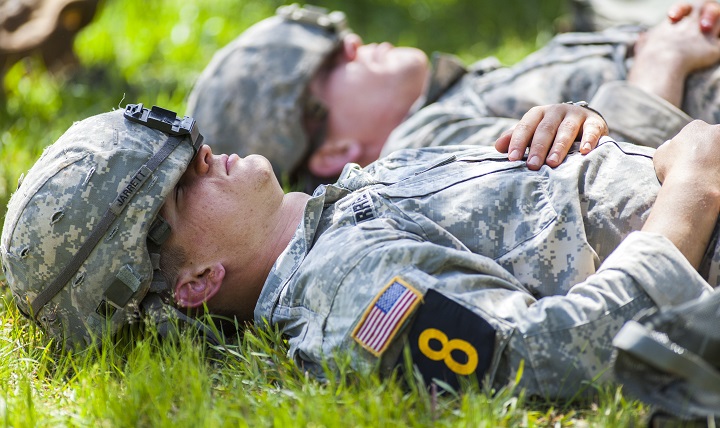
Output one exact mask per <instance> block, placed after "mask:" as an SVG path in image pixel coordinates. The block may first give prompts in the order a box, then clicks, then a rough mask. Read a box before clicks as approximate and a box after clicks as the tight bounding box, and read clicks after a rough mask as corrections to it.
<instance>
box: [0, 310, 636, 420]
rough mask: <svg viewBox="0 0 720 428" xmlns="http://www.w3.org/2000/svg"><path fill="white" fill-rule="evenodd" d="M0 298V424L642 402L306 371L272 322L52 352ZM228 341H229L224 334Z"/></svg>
mask: <svg viewBox="0 0 720 428" xmlns="http://www.w3.org/2000/svg"><path fill="white" fill-rule="evenodd" d="M19 317H20V315H19V314H18V312H17V310H16V309H15V308H14V307H13V306H12V305H10V304H8V303H7V300H3V305H2V309H1V312H0V320H2V321H1V324H0V328H1V332H0V337H1V338H2V340H1V341H0V388H1V392H0V421H2V423H3V424H4V425H5V426H14V427H23V426H28V427H30V426H93V427H95V426H107V427H125V426H127V427H131V426H132V427H135V426H153V427H164V426H193V427H195V426H207V427H215V426H247V427H256V426H282V427H285V426H328V427H332V426H343V427H344V426H371V427H384V426H387V427H396V426H447V427H455V426H473V427H519V426H528V427H533V426H632V425H638V424H640V422H641V420H642V417H643V416H644V414H645V410H644V408H643V407H642V406H640V405H638V404H637V403H634V402H628V401H626V400H625V399H624V398H623V396H622V394H621V393H620V391H619V390H618V389H616V388H608V389H606V390H602V391H600V392H599V394H598V399H597V400H596V401H594V402H592V403H590V404H587V403H585V404H583V405H581V406H579V405H578V404H574V405H572V404H571V405H566V406H557V405H556V406H551V405H549V404H547V403H542V402H528V401H527V400H526V399H525V397H524V396H523V394H522V393H519V394H518V391H513V389H512V388H511V387H508V388H504V389H502V390H500V391H486V390H485V391H484V390H479V389H477V388H474V387H469V389H468V390H467V391H465V392H464V393H462V394H457V393H447V392H446V393H442V392H438V391H432V390H430V391H428V390H427V389H426V388H424V387H422V386H421V385H420V384H419V383H418V381H416V380H415V379H414V378H413V377H412V376H404V377H400V378H391V379H380V378H379V377H378V376H376V375H375V374H372V373H352V372H351V371H350V370H349V369H348V366H349V364H348V363H349V361H348V360H347V359H344V360H343V358H342V357H339V364H338V365H339V367H340V369H339V373H330V372H328V379H329V380H328V381H327V382H326V383H320V382H318V381H315V380H313V379H310V378H308V377H307V376H306V375H305V374H304V373H303V372H302V370H300V369H299V368H298V367H297V366H296V365H295V364H293V363H292V361H291V360H289V359H288V358H287V357H286V351H287V345H286V343H285V342H284V341H283V339H282V337H281V336H280V335H279V334H278V332H277V331H274V330H273V329H250V330H248V331H247V332H245V333H244V334H242V333H239V334H238V335H237V336H236V337H235V338H234V340H231V343H232V344H228V345H225V349H219V348H211V347H208V346H203V345H202V343H203V342H202V340H201V339H198V338H197V337H193V334H192V333H191V332H188V333H186V334H185V335H182V336H181V337H180V339H179V340H176V341H161V340H159V339H158V338H157V337H156V335H153V334H152V330H151V331H150V333H148V334H145V335H144V336H143V338H142V339H140V340H138V341H136V342H134V344H133V345H132V346H130V345H117V344H112V343H109V342H106V343H105V345H104V346H103V347H102V348H96V349H93V350H91V351H88V352H85V353H81V354H72V353H69V352H64V351H57V350H56V348H55V346H54V344H53V343H51V342H49V341H48V340H47V338H45V337H44V336H43V334H42V333H40V332H39V331H37V330H36V329H35V328H34V327H33V326H32V325H31V324H30V323H29V322H27V321H26V320H24V319H20V318H19ZM231 339H232V338H231Z"/></svg>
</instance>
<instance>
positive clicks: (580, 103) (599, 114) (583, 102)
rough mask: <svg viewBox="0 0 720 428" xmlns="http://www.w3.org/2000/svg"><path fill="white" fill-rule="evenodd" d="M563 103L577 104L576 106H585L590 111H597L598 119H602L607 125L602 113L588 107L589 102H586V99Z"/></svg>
mask: <svg viewBox="0 0 720 428" xmlns="http://www.w3.org/2000/svg"><path fill="white" fill-rule="evenodd" d="M563 104H570V105H573V106H578V107H582V108H586V109H588V110H590V111H592V112H595V113H597V115H598V116H600V119H602V120H603V122H605V125H607V120H605V118H604V117H603V115H602V113H600V112H599V111H597V110H595V109H594V108H592V107H590V104H588V102H587V101H565V102H564V103H563Z"/></svg>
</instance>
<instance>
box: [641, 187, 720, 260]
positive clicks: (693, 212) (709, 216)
mask: <svg viewBox="0 0 720 428" xmlns="http://www.w3.org/2000/svg"><path fill="white" fill-rule="evenodd" d="M719 201H720V195H718V192H717V191H716V190H714V189H712V188H710V186H706V185H704V182H703V180H702V179H698V178H696V177H693V176H692V174H689V173H688V174H681V175H680V176H677V175H676V176H671V177H668V178H666V180H665V182H664V183H663V185H662V187H661V188H660V192H659V193H658V196H657V200H656V201H655V205H654V206H653V208H652V211H651V212H650V216H649V217H648V220H647V221H646V222H645V225H644V226H643V228H642V230H643V231H645V232H653V233H658V234H660V235H663V236H665V237H667V238H668V239H669V240H670V241H671V242H672V243H673V244H674V245H675V246H676V247H677V248H678V250H680V252H681V253H682V254H683V255H684V256H685V257H686V258H687V260H688V261H689V262H690V263H691V264H692V265H693V267H695V268H697V267H698V266H699V265H700V262H701V260H702V257H703V254H704V252H705V249H706V247H707V245H708V243H709V242H710V237H711V234H712V231H713V228H714V226H715V222H716V221H717V217H718V213H719V212H720V202H719Z"/></svg>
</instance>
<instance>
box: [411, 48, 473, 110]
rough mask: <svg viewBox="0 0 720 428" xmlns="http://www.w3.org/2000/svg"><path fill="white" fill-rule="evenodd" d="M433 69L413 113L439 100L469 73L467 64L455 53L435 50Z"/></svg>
mask: <svg viewBox="0 0 720 428" xmlns="http://www.w3.org/2000/svg"><path fill="white" fill-rule="evenodd" d="M430 64H431V71H430V76H429V78H428V82H427V85H425V87H426V90H425V93H424V94H423V96H421V97H420V99H418V101H417V102H416V103H415V105H414V106H413V108H412V109H411V110H410V111H411V113H414V112H415V111H417V110H419V109H421V108H423V107H425V106H427V105H430V104H432V103H434V102H435V101H437V100H438V98H440V97H441V96H442V94H444V93H445V92H446V91H447V90H448V89H449V88H450V87H451V86H452V85H453V84H455V82H457V81H458V79H460V78H461V77H462V76H464V75H465V74H466V73H467V69H466V68H465V65H464V64H463V63H462V61H460V59H459V58H458V57H456V56H454V55H450V54H446V53H440V52H435V53H433V54H432V57H431V59H430Z"/></svg>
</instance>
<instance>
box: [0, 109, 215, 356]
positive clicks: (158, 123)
mask: <svg viewBox="0 0 720 428" xmlns="http://www.w3.org/2000/svg"><path fill="white" fill-rule="evenodd" d="M201 143H202V135H200V134H199V132H198V130H197V127H196V126H195V122H194V120H193V119H192V118H190V117H188V116H185V117H184V118H182V119H178V118H177V117H176V115H175V113H173V112H171V111H168V110H165V109H161V108H158V107H153V108H152V110H148V109H146V108H143V107H142V104H135V105H133V104H130V105H128V106H127V107H126V109H125V111H114V112H111V113H105V114H100V115H97V116H93V117H90V118H88V119H85V120H83V121H81V122H77V123H75V124H74V125H72V126H71V127H70V128H69V129H68V130H67V131H66V132H65V134H63V135H62V136H61V137H60V138H59V139H58V141H57V142H55V143H54V144H52V145H51V146H49V147H48V148H46V149H45V151H44V152H43V154H42V156H41V157H40V159H39V160H38V161H37V162H36V163H35V165H34V166H33V167H32V168H31V169H30V171H29V172H28V173H27V175H25V177H24V179H22V182H21V183H20V184H19V186H18V189H17V190H16V192H15V193H14V194H13V196H12V198H11V199H10V202H9V204H8V210H7V214H6V217H5V224H4V226H3V230H2V239H1V240H0V255H1V256H2V264H3V271H4V272H5V275H6V278H7V282H8V284H9V286H10V289H11V290H12V293H13V295H14V298H15V301H16V303H17V305H18V308H19V309H20V311H21V312H22V313H23V314H25V315H26V316H28V317H30V318H33V319H35V320H36V321H37V322H38V323H39V324H40V326H41V327H42V328H43V329H44V330H45V331H46V332H48V333H50V335H51V336H53V337H55V338H57V339H58V340H59V341H60V342H64V343H66V344H67V345H69V346H71V347H77V346H80V347H84V346H87V345H90V344H91V343H92V340H93V338H98V337H99V336H100V335H102V334H106V333H108V334H114V333H115V332H117V330H118V329H119V328H120V327H121V326H123V325H124V324H126V323H127V322H128V320H129V319H130V318H132V317H133V316H136V315H137V314H138V311H139V305H140V303H141V302H142V300H143V298H145V297H146V295H147V294H148V292H149V291H151V288H152V287H160V286H161V285H159V284H162V287H163V288H164V289H167V286H166V285H165V284H164V281H159V279H160V278H159V276H160V275H159V271H158V270H157V269H158V265H159V256H158V255H157V254H151V253H150V251H149V249H148V243H149V242H154V243H155V244H157V245H159V244H161V243H162V241H163V240H164V238H166V237H167V235H168V232H169V228H168V227H167V224H166V223H165V222H164V220H162V218H161V217H160V216H158V212H159V211H160V208H161V207H162V205H163V203H164V201H165V198H166V196H167V195H168V194H169V193H170V192H171V191H172V189H173V188H174V187H175V185H176V183H177V182H178V180H179V179H180V177H181V176H182V174H183V173H184V172H185V170H186V169H187V167H188V165H189V163H190V162H191V160H192V158H193V156H194V154H195V152H196V151H197V148H198V147H199V145H200V144H201Z"/></svg>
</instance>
